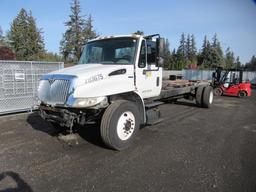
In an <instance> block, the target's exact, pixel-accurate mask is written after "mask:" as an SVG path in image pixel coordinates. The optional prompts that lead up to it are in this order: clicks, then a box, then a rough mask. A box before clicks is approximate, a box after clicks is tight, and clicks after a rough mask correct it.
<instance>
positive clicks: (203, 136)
mask: <svg viewBox="0 0 256 192" xmlns="http://www.w3.org/2000/svg"><path fill="white" fill-rule="evenodd" d="M182 104H183V105H182ZM161 109H162V112H163V116H164V118H165V120H164V121H163V122H161V123H160V124H158V125H155V126H151V127H145V128H143V129H142V130H141V131H140V132H139V134H138V136H137V138H136V141H135V143H134V145H133V146H132V147H131V148H129V149H128V150H126V151H122V152H116V151H113V150H109V149H107V148H105V147H104V145H103V144H102V142H101V140H100V136H99V129H98V128H97V127H88V128H87V129H84V130H83V131H81V132H80V137H79V138H78V144H75V142H71V143H67V142H64V141H61V140H59V139H58V137H57V136H56V135H58V130H57V129H55V128H53V127H52V126H51V125H50V124H48V123H45V122H44V121H42V120H41V119H40V118H39V117H38V116H37V115H36V114H19V115H15V116H9V117H0V131H1V132H0V192H3V191H12V192H14V191H26V192H31V191H61V192H63V191H76V192H77V191H140V192H141V191H154V192H160V191H175V192H177V191H196V192H199V191H202V192H206V191H218V192H220V191H223V192H224V191H225V192H226V191H231V192H236V191H237V192H245V191H246V192H255V191H256V94H254V95H253V96H252V97H250V98H245V99H238V98H232V97H219V98H216V100H215V103H214V106H213V107H212V108H211V109H210V110H208V109H200V108H197V107H195V106H190V105H189V104H185V103H178V104H167V105H164V106H161Z"/></svg>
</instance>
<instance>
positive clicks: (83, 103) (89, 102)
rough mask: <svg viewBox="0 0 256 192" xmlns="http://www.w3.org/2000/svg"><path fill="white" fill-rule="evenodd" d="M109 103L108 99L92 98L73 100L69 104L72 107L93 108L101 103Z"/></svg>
mask: <svg viewBox="0 0 256 192" xmlns="http://www.w3.org/2000/svg"><path fill="white" fill-rule="evenodd" d="M107 102H108V100H107V97H90V98H73V101H72V103H70V102H68V103H67V104H68V105H70V106H71V107H79V108H80V107H92V106H95V105H97V104H99V103H103V104H106V103H107Z"/></svg>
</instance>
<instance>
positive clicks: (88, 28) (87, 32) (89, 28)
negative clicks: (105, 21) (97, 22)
mask: <svg viewBox="0 0 256 192" xmlns="http://www.w3.org/2000/svg"><path fill="white" fill-rule="evenodd" d="M92 23H93V20H92V16H91V15H89V17H88V19H87V20H86V22H85V27H84V29H83V41H84V43H87V42H88V41H89V40H90V39H94V38H96V37H97V34H96V31H95V30H94V29H93V25H92Z"/></svg>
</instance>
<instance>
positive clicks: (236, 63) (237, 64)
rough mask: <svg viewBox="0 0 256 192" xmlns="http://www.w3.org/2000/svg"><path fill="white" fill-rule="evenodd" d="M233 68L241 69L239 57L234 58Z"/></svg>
mask: <svg viewBox="0 0 256 192" xmlns="http://www.w3.org/2000/svg"><path fill="white" fill-rule="evenodd" d="M235 68H236V69H241V62H240V58H239V56H237V57H236V62H235Z"/></svg>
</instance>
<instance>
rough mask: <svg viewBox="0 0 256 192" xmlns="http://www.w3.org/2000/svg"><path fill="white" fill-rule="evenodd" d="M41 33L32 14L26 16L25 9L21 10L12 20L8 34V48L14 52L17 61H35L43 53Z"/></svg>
mask: <svg viewBox="0 0 256 192" xmlns="http://www.w3.org/2000/svg"><path fill="white" fill-rule="evenodd" d="M41 33H42V32H41V31H40V30H39V29H38V28H37V27H36V22H35V19H34V18H33V16H32V13H31V12H30V14H29V15H28V14H27V12H26V10H25V9H23V8H22V9H21V10H20V12H19V14H18V16H17V17H16V18H15V19H14V20H13V22H12V24H11V29H10V31H9V32H8V39H9V41H10V46H11V47H12V49H13V50H14V52H15V54H16V56H17V59H20V60H37V59H39V55H40V54H42V53H44V52H45V51H44V43H43V38H42V35H41Z"/></svg>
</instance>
